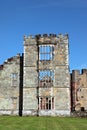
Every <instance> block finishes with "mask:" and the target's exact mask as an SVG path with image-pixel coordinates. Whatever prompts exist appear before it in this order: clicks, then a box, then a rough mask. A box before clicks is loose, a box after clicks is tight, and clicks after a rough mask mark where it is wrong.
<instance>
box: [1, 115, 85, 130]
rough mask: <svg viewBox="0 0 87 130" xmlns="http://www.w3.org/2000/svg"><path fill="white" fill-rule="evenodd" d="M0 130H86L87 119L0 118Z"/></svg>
mask: <svg viewBox="0 0 87 130" xmlns="http://www.w3.org/2000/svg"><path fill="white" fill-rule="evenodd" d="M0 130H87V118H72V117H17V116H14V117H13V116H0Z"/></svg>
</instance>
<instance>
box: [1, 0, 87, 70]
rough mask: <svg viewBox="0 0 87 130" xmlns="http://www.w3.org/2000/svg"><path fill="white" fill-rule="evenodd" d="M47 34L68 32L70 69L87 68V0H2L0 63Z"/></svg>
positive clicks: (21, 51)
mask: <svg viewBox="0 0 87 130" xmlns="http://www.w3.org/2000/svg"><path fill="white" fill-rule="evenodd" d="M44 33H47V34H50V33H53V34H57V35H58V34H60V33H62V34H66V33H67V34H68V35H69V65H70V71H72V70H73V69H82V68H87V0H0V64H3V62H4V61H5V60H6V59H8V58H10V57H12V56H15V55H16V54H17V53H23V36H24V35H26V36H29V35H36V34H44Z"/></svg>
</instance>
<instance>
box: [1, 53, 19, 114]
mask: <svg viewBox="0 0 87 130" xmlns="http://www.w3.org/2000/svg"><path fill="white" fill-rule="evenodd" d="M19 88H20V55H17V56H15V57H12V58H9V59H8V60H6V61H5V62H4V64H3V65H1V66H0V114H6V115H11V114H12V115H19Z"/></svg>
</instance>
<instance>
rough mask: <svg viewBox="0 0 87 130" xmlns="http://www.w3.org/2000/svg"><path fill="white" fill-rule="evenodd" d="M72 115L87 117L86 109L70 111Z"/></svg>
mask: <svg viewBox="0 0 87 130" xmlns="http://www.w3.org/2000/svg"><path fill="white" fill-rule="evenodd" d="M71 116H72V117H87V111H74V112H71Z"/></svg>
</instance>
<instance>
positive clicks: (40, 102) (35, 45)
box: [23, 34, 70, 116]
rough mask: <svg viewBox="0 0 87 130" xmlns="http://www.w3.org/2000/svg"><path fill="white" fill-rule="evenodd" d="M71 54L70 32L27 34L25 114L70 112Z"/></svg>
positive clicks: (54, 114)
mask: <svg viewBox="0 0 87 130" xmlns="http://www.w3.org/2000/svg"><path fill="white" fill-rule="evenodd" d="M50 49H52V50H50ZM47 56H48V59H47ZM50 56H51V57H52V58H50ZM68 56H69V55H68V35H64V36H63V35H61V34H60V35H58V36H56V35H49V36H48V35H46V34H45V35H43V36H41V35H37V36H36V37H31V36H30V37H24V84H23V115H39V116H43V115H53V116H56V115H70V74H69V63H68ZM51 73H52V75H50V74H51ZM47 76H48V77H47ZM41 77H42V79H40V78H41ZM52 77H53V79H52ZM50 78H51V79H50ZM50 80H51V81H52V83H50V82H51V81H50ZM48 82H49V83H48Z"/></svg>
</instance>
